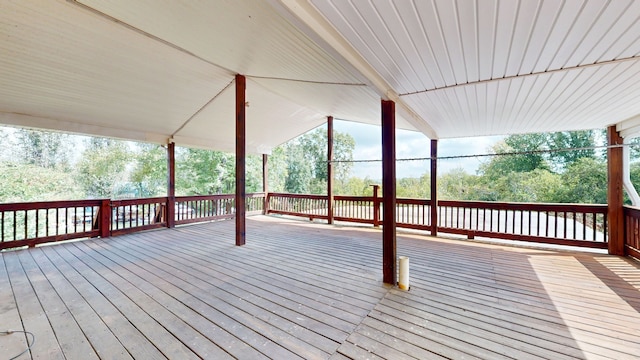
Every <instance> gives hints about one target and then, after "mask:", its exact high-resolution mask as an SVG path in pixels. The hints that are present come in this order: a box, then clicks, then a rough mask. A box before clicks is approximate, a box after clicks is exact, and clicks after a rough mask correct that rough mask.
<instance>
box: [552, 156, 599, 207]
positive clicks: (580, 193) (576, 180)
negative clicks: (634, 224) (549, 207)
mask: <svg viewBox="0 0 640 360" xmlns="http://www.w3.org/2000/svg"><path fill="white" fill-rule="evenodd" d="M562 182H563V184H564V187H563V191H562V192H561V193H560V194H559V197H558V199H557V202H564V203H586V204H606V203H607V165H606V163H605V162H604V161H603V160H598V159H592V158H581V159H579V160H577V161H576V162H575V163H573V164H572V165H570V166H569V167H568V168H567V170H566V171H565V172H564V173H563V174H562Z"/></svg>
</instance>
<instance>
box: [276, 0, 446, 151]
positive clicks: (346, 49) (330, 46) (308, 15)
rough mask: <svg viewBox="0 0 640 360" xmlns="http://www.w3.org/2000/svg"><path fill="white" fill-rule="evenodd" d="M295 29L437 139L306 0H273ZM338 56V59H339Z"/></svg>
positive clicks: (423, 122)
mask: <svg viewBox="0 0 640 360" xmlns="http://www.w3.org/2000/svg"><path fill="white" fill-rule="evenodd" d="M269 2H270V3H271V4H272V5H273V7H274V8H275V9H276V10H278V11H279V12H280V13H281V14H282V15H283V16H284V17H286V18H287V19H288V20H289V21H292V22H293V23H294V25H296V27H298V28H299V29H300V30H301V31H303V32H304V33H305V34H306V35H307V36H309V37H310V38H311V39H313V40H314V41H315V42H316V43H317V44H318V45H319V46H320V47H322V48H323V49H324V50H325V51H327V52H328V53H329V54H331V55H333V56H334V57H335V58H336V60H337V61H339V62H340V63H341V64H342V65H343V66H345V68H346V69H355V70H356V71H357V72H359V73H360V75H362V76H364V78H365V79H366V82H367V83H368V84H370V85H371V87H372V88H373V90H375V91H376V93H378V95H379V96H380V97H381V98H382V99H384V100H391V101H393V102H395V104H396V109H397V110H398V111H399V113H400V115H401V116H402V117H403V118H405V119H406V120H407V121H408V122H409V123H410V124H411V125H412V126H413V127H415V128H416V130H418V131H420V132H422V133H423V134H425V135H426V136H427V137H429V138H430V139H437V138H438V136H437V133H436V131H435V130H434V129H433V128H432V127H431V125H429V123H428V122H427V120H426V119H424V118H422V117H421V116H420V115H418V114H417V113H416V112H415V111H414V110H413V109H412V108H411V107H410V106H409V105H408V104H407V103H405V102H404V101H403V100H402V99H401V98H400V96H399V94H398V93H397V92H396V91H395V90H394V89H393V87H391V85H389V83H387V81H386V80H385V79H384V78H383V77H382V76H381V75H380V74H379V73H378V72H377V71H376V70H375V69H374V68H373V67H372V66H371V65H369V63H368V62H367V61H366V60H365V59H364V58H363V57H362V56H361V55H360V53H358V51H356V50H355V49H354V48H353V46H351V44H350V43H349V42H348V41H347V40H346V39H344V37H342V35H341V34H340V33H339V32H338V31H337V30H336V29H335V28H334V27H333V25H331V23H330V22H329V21H327V19H325V17H324V16H322V14H320V12H319V11H318V10H317V9H316V8H315V7H314V6H313V5H312V4H310V3H309V2H308V1H306V0H270V1H269ZM336 55H338V56H336Z"/></svg>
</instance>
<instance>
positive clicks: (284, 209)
mask: <svg viewBox="0 0 640 360" xmlns="http://www.w3.org/2000/svg"><path fill="white" fill-rule="evenodd" d="M327 202H328V198H327V196H326V195H300V194H283V193H269V194H268V196H267V203H268V204H269V206H268V213H270V214H280V215H292V216H303V217H306V218H309V220H313V219H325V220H326V219H328V218H329V217H328V215H327Z"/></svg>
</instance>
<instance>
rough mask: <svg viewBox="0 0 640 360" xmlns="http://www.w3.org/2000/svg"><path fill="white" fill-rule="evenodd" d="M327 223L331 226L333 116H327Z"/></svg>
mask: <svg viewBox="0 0 640 360" xmlns="http://www.w3.org/2000/svg"><path fill="white" fill-rule="evenodd" d="M327 222H328V223H329V224H333V116H327Z"/></svg>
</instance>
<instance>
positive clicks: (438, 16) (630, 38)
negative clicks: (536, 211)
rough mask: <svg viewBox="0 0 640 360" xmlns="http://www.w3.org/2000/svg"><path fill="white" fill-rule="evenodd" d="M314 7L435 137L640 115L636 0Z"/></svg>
mask: <svg viewBox="0 0 640 360" xmlns="http://www.w3.org/2000/svg"><path fill="white" fill-rule="evenodd" d="M286 2H287V3H289V7H290V9H291V11H293V12H296V10H295V8H296V6H294V5H293V3H298V5H299V6H304V4H305V3H306V1H304V0H300V1H286ZM311 2H312V3H313V5H314V6H315V8H316V10H317V11H318V12H319V13H320V14H321V15H322V16H323V17H324V18H325V19H326V20H327V22H328V23H330V24H331V25H332V26H333V27H334V28H335V29H336V30H337V31H338V32H339V33H340V35H341V36H342V37H343V38H344V39H345V40H346V41H347V42H348V43H349V44H351V45H352V46H353V47H354V48H355V50H356V51H357V52H358V53H359V54H360V55H361V56H362V57H363V58H364V59H365V61H366V62H367V63H368V64H370V65H371V66H372V67H373V68H374V69H375V71H376V72H377V73H378V74H380V75H381V76H382V78H384V80H385V81H386V82H387V83H388V84H390V86H391V87H392V88H393V90H394V91H395V92H396V93H397V94H398V95H399V97H400V99H402V100H403V101H404V102H406V103H407V104H408V105H409V106H410V107H411V108H412V109H413V110H414V111H415V112H416V113H417V114H418V115H419V116H420V117H421V118H422V119H424V121H426V122H427V123H429V125H430V126H431V127H432V128H433V129H434V131H435V132H436V134H437V136H438V137H439V138H452V137H464V136H478V135H501V134H513V133H528V132H546V131H563V130H579V129H592V128H603V127H606V126H607V125H610V124H615V123H617V122H620V121H622V120H624V119H626V118H628V117H630V116H633V115H636V114H639V113H640V101H638V99H640V86H639V85H640V75H639V72H640V58H638V55H640V1H634V0H619V1H606V0H584V1H583V0H567V1H543V0H477V1H470V0H457V1H454V0H413V1H393V0H374V1H343V0H311ZM298 13H299V12H298Z"/></svg>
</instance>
